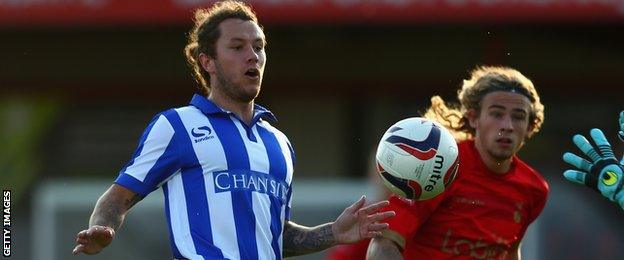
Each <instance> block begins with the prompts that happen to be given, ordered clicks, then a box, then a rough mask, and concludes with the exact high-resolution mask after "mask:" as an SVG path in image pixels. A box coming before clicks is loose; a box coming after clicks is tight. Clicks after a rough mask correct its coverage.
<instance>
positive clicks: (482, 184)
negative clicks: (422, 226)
mask: <svg viewBox="0 0 624 260" xmlns="http://www.w3.org/2000/svg"><path fill="white" fill-rule="evenodd" d="M456 184H457V186H456V187H454V189H453V190H452V191H451V192H450V193H449V194H448V196H447V198H446V199H445V201H444V202H443V203H442V204H441V205H440V208H439V210H440V211H443V212H444V214H443V215H445V216H447V218H448V219H447V220H448V221H450V222H452V223H456V224H457V226H464V227H466V228H464V229H472V230H471V232H470V233H471V234H475V236H477V237H478V236H481V235H483V236H484V237H489V238H491V239H494V240H504V241H507V240H516V239H519V238H518V236H519V235H520V234H521V233H522V232H523V230H524V229H525V227H526V226H527V225H528V216H529V206H530V203H529V198H530V197H529V195H528V194H526V193H525V190H527V189H523V188H522V187H519V186H517V185H516V184H515V183H513V182H509V183H506V182H504V181H499V182H491V181H484V180H483V179H479V178H474V179H469V180H462V181H460V182H458V183H456Z"/></svg>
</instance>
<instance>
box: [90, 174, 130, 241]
mask: <svg viewBox="0 0 624 260" xmlns="http://www.w3.org/2000/svg"><path fill="white" fill-rule="evenodd" d="M140 200H141V197H140V196H138V195H137V194H135V193H132V192H129V191H128V190H127V189H125V188H123V187H120V186H118V185H113V186H111V188H109V189H108V190H107V191H106V192H105V193H104V194H102V196H101V197H100V198H99V199H98V201H97V203H96V205H95V208H94V209H93V213H92V214H91V218H90V219H89V226H94V225H98V226H105V227H110V228H112V229H114V230H117V229H118V228H119V227H120V226H121V223H123V219H124V217H125V215H126V213H127V212H128V210H129V209H130V208H131V207H132V206H133V205H134V204H136V203H137V202H138V201H140Z"/></svg>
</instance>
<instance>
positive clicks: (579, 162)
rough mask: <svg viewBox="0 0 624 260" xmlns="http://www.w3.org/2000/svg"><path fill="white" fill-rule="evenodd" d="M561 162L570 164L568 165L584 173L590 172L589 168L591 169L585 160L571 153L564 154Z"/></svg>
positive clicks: (590, 165)
mask: <svg viewBox="0 0 624 260" xmlns="http://www.w3.org/2000/svg"><path fill="white" fill-rule="evenodd" d="M563 161H565V162H567V163H568V164H570V165H572V166H574V167H576V168H577V169H580V170H582V171H584V172H590V170H591V167H592V164H591V163H590V162H589V161H587V160H585V159H583V158H581V157H579V156H578V155H576V154H573V153H565V154H563Z"/></svg>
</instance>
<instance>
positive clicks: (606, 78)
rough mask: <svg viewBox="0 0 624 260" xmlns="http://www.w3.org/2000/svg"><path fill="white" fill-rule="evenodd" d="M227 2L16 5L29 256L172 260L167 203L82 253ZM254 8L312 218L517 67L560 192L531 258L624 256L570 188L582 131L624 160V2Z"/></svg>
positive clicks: (4, 38) (19, 216) (19, 212)
mask: <svg viewBox="0 0 624 260" xmlns="http://www.w3.org/2000/svg"><path fill="white" fill-rule="evenodd" d="M212 2H213V1H207V0H205V1H202V0H134V1H123V0H73V1H69V0H68V1H58V0H54V1H53V0H38V1H31V0H22V1H20V0H14V1H0V118H1V120H2V121H1V122H2V126H0V143H2V145H1V147H2V148H1V149H0V176H1V179H0V183H1V186H2V187H3V189H10V190H11V191H12V194H11V195H12V196H11V198H12V225H11V230H12V252H11V253H12V257H13V258H15V259H83V258H84V259H170V258H171V254H170V251H169V239H168V235H167V231H166V226H165V225H166V224H165V222H164V212H163V206H162V192H160V191H157V192H154V193H152V194H151V195H150V196H148V198H146V199H145V200H144V201H143V202H141V203H139V205H137V207H136V208H135V209H134V210H133V212H131V213H130V215H129V216H128V218H127V219H126V222H125V224H124V226H123V227H122V230H121V231H120V232H119V233H118V238H117V239H116V240H115V242H114V243H113V244H112V245H111V247H110V248H108V249H107V250H106V251H105V252H104V253H103V254H102V255H100V256H98V257H92V258H86V257H84V256H80V257H72V256H71V254H70V252H71V249H72V248H73V244H74V239H75V237H74V236H75V233H76V232H78V231H79V230H81V229H83V228H85V227H86V226H87V224H88V218H89V215H90V213H91V210H92V209H93V206H94V204H95V201H96V200H97V198H98V196H99V195H100V194H101V193H102V192H103V191H105V190H106V188H107V187H108V186H109V185H110V184H111V182H112V181H113V180H114V178H115V177H116V176H117V172H118V171H119V169H120V168H121V167H122V165H123V164H125V163H126V161H127V160H129V159H130V156H131V155H132V153H133V152H134V149H135V148H136V145H137V142H138V139H139V136H140V134H141V133H142V131H143V129H144V127H145V126H146V125H147V124H148V122H149V120H150V119H151V118H152V116H153V115H154V114H156V113H158V112H160V111H163V110H165V109H167V108H170V107H179V106H184V105H186V104H187V103H188V101H189V100H190V98H191V96H192V94H193V93H196V92H198V88H197V84H196V83H195V82H194V80H193V78H192V76H191V73H190V70H189V69H188V67H187V66H186V64H185V59H184V56H183V53H182V49H183V48H184V45H185V42H186V35H187V32H188V30H190V28H191V26H192V23H191V19H192V10H193V9H195V8H198V7H208V6H210V5H211V3H212ZM249 2H250V3H251V4H252V5H253V7H254V8H255V10H256V12H257V14H258V17H259V19H260V22H261V23H262V24H263V25H264V29H265V32H266V35H267V38H268V42H269V44H268V47H267V57H268V61H267V68H266V71H265V72H266V73H265V80H264V84H263V89H262V92H261V94H260V97H259V98H258V100H257V103H259V104H262V105H263V106H265V107H267V108H269V109H270V110H272V111H273V112H274V113H275V114H276V116H277V118H278V120H279V121H278V122H277V124H276V125H277V127H278V128H280V129H281V130H282V131H283V132H285V133H286V134H287V135H288V136H289V138H290V140H291V142H292V144H293V146H294V148H295V151H296V153H297V165H296V168H295V174H296V175H295V176H296V181H295V184H294V189H295V191H296V192H295V195H294V197H293V198H294V202H293V203H294V206H293V211H292V214H293V219H294V220H295V221H297V222H299V223H301V224H307V225H316V224H319V223H321V222H323V221H330V220H333V219H334V218H335V217H336V216H337V214H338V213H339V212H340V211H341V210H342V208H344V207H345V206H347V205H348V204H350V203H351V202H352V201H354V200H356V199H357V198H358V197H359V195H360V194H369V197H375V196H376V194H377V193H378V191H377V190H376V188H375V186H374V185H373V184H371V182H369V181H368V180H367V172H368V171H369V166H370V160H369V158H370V154H371V153H372V151H373V149H374V148H375V146H376V144H377V142H378V140H379V138H380V137H381V135H382V133H383V131H385V130H386V129H387V127H389V126H390V125H391V124H393V123H394V122H396V121H398V120H400V119H403V118H406V117H411V116H418V115H420V113H421V112H423V111H424V109H425V108H426V107H427V106H428V105H429V98H430V97H431V96H432V95H434V94H439V95H441V96H442V97H443V98H445V99H446V100H448V101H456V97H455V96H456V90H457V88H458V87H459V86H460V85H461V82H462V79H465V78H466V77H468V74H469V71H470V70H471V69H473V68H474V67H475V66H477V65H506V66H511V67H514V68H516V69H518V70H520V71H521V72H522V73H524V74H525V75H526V76H528V77H529V78H531V79H532V80H533V82H534V83H535V85H536V87H537V88H538V91H539V92H540V93H541V97H542V102H543V103H544V104H545V106H546V119H545V123H544V125H543V128H542V131H541V132H540V133H539V134H538V135H536V136H535V137H534V138H533V139H532V140H530V142H529V143H528V144H527V145H526V146H525V148H524V150H523V151H522V153H521V157H522V158H523V159H524V160H525V161H527V162H528V163H529V164H531V165H533V166H534V168H535V169H537V170H538V171H540V172H541V173H542V174H543V175H544V177H546V179H547V180H548V182H549V184H550V187H551V193H550V197H549V200H548V203H547V205H546V208H545V209H544V212H543V214H542V215H541V217H540V218H539V219H538V221H537V222H536V223H535V224H534V225H533V226H532V228H531V230H530V232H529V234H527V236H526V237H525V243H524V248H523V250H524V256H525V259H624V251H622V250H621V248H624V241H623V239H622V235H621V234H622V231H624V212H623V211H622V210H621V209H619V208H618V207H617V206H616V205H615V204H612V203H610V202H608V201H607V200H605V199H603V198H601V197H599V196H598V195H597V194H594V193H593V191H591V190H589V189H587V188H584V187H580V186H574V185H572V184H570V183H567V182H564V180H563V178H562V177H561V174H562V172H563V171H564V170H565V169H566V168H567V166H566V165H565V164H564V163H563V162H562V160H561V156H562V154H563V153H564V152H565V151H577V150H576V149H575V147H574V146H573V144H572V142H571V137H572V135H573V134H576V133H583V134H588V131H589V129H591V128H592V127H599V128H601V129H603V130H604V131H605V133H606V134H607V136H608V137H609V140H610V141H611V142H612V144H613V145H614V149H615V150H616V153H617V154H622V143H621V142H620V141H619V140H617V138H616V133H617V130H618V129H617V115H618V112H619V111H620V110H623V109H624V98H623V96H624V82H623V81H622V71H623V69H624V48H623V47H622V46H624V33H623V32H624V30H623V29H624V2H622V1H621V0H568V1H550V0H513V1H512V0H509V1H505V0H499V1H496V0H494V1H485V0H422V1H409V0H401V1H389V0H379V1H372V0H301V1H287V0H282V1H276V0H256V1H249ZM373 179H374V178H373ZM324 254H325V253H324V252H323V253H319V254H315V255H311V256H308V257H305V259H322V258H323V256H324ZM301 259H304V258H301Z"/></svg>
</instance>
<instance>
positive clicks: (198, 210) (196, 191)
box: [164, 110, 223, 259]
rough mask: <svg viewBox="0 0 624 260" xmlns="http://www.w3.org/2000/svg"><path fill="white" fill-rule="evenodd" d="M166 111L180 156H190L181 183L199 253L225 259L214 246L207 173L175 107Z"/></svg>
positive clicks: (208, 256) (207, 257)
mask: <svg viewBox="0 0 624 260" xmlns="http://www.w3.org/2000/svg"><path fill="white" fill-rule="evenodd" d="M164 115H165V117H167V119H168V120H169V122H170V123H171V125H172V126H173V129H175V134H174V138H176V140H177V143H178V145H179V146H180V151H181V154H180V158H182V159H184V160H187V162H185V163H183V164H184V165H185V166H187V167H184V168H183V169H182V172H181V174H182V183H183V184H182V185H183V186H184V195H185V197H186V210H187V211H188V222H189V228H190V229H191V230H190V232H191V234H192V237H193V244H194V245H195V250H196V251H197V252H196V253H197V254H199V255H201V256H203V257H204V258H206V259H215V258H219V259H222V258H223V253H222V252H221V249H219V248H217V247H216V246H214V243H213V238H212V227H211V225H210V214H209V210H210V208H209V205H208V199H207V197H206V184H205V182H204V174H203V171H202V168H201V165H200V164H199V160H198V159H197V155H196V154H195V151H194V150H193V144H192V143H191V139H190V138H189V136H188V134H187V133H186V129H185V128H184V125H183V124H182V120H181V119H180V116H179V115H178V113H177V112H176V111H175V110H168V111H167V112H165V113H164ZM189 166H190V167H189Z"/></svg>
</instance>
